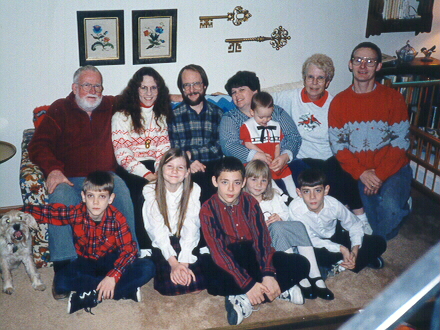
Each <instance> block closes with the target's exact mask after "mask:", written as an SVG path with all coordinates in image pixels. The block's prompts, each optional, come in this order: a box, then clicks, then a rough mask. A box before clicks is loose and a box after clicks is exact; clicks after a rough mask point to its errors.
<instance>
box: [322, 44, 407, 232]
mask: <svg viewBox="0 0 440 330" xmlns="http://www.w3.org/2000/svg"><path fill="white" fill-rule="evenodd" d="M348 66H349V69H350V71H351V72H352V73H353V84H352V85H351V86H350V87H349V88H347V89H346V90H344V91H343V92H341V93H339V94H338V95H336V96H335V98H334V99H333V101H332V103H331V105H330V112H329V137H330V143H331V147H332V150H333V153H334V154H335V155H336V158H337V159H338V161H339V162H340V163H341V166H342V167H343V168H344V170H345V171H347V172H348V173H350V174H351V175H352V176H353V178H354V179H356V180H358V186H359V193H360V195H361V198H362V202H363V205H364V209H365V212H366V213H367V217H368V220H369V222H370V225H371V228H372V229H373V234H376V235H380V236H382V237H384V238H386V239H391V238H393V237H394V236H396V235H397V233H398V230H399V227H400V224H401V221H402V219H403V218H404V217H405V216H406V215H408V214H409V212H410V210H409V205H408V199H409V196H410V191H411V178H412V173H411V168H410V166H409V159H408V157H407V156H406V150H407V149H408V147H409V140H408V134H409V121H408V110H407V106H406V104H405V101H404V99H403V96H402V95H401V94H400V93H399V92H397V91H396V90H394V89H391V88H388V87H385V86H383V85H381V84H379V83H378V82H376V80H375V78H376V73H377V72H378V71H379V70H380V69H381V68H382V53H381V51H380V49H379V47H378V46H377V45H375V44H373V43H371V42H363V43H360V44H359V45H357V46H356V47H355V48H354V50H353V52H352V54H351V57H350V60H349V62H348Z"/></svg>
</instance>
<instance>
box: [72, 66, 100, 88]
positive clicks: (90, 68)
mask: <svg viewBox="0 0 440 330" xmlns="http://www.w3.org/2000/svg"><path fill="white" fill-rule="evenodd" d="M85 71H93V72H98V73H99V74H100V76H101V80H102V74H101V72H100V71H99V70H98V69H97V68H96V67H94V66H93V65H85V66H82V67H80V68H79V69H78V70H76V71H75V73H74V74H73V83H74V84H78V83H79V77H80V76H81V74H82V73H83V72H85Z"/></svg>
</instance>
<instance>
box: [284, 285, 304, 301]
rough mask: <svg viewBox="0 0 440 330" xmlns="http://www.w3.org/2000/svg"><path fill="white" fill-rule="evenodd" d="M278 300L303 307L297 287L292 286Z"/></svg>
mask: <svg viewBox="0 0 440 330" xmlns="http://www.w3.org/2000/svg"><path fill="white" fill-rule="evenodd" d="M278 299H281V300H286V301H289V302H292V303H294V304H296V305H304V297H303V295H302V292H301V289H300V287H299V286H298V285H294V286H292V287H291V288H290V289H289V290H286V291H284V292H283V293H282V294H280V296H279V297H278Z"/></svg>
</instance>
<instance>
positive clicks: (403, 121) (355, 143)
mask: <svg viewBox="0 0 440 330" xmlns="http://www.w3.org/2000/svg"><path fill="white" fill-rule="evenodd" d="M328 123H329V138H330V144H331V148H332V151H333V153H334V154H335V155H336V158H337V159H338V161H339V162H340V163H341V166H342V168H343V169H344V170H345V171H347V172H348V173H350V174H351V175H352V176H353V178H355V179H356V180H358V179H359V177H360V175H361V174H362V173H363V172H364V171H365V170H368V169H375V170H376V175H377V176H378V178H379V179H381V180H382V181H385V180H386V179H388V178H389V177H390V176H392V175H394V174H395V173H397V172H398V171H399V170H400V169H401V168H402V167H403V166H405V165H406V164H408V162H409V160H408V157H407V156H406V150H407V149H408V147H409V139H408V135H409V122H408V108H407V106H406V104H405V101H404V99H403V96H402V95H401V94H400V93H399V92H397V91H396V90H394V89H391V88H389V87H385V86H383V85H381V84H376V89H375V90H373V91H371V92H369V93H363V94H357V93H355V92H354V91H353V89H352V86H350V87H349V88H347V89H346V90H344V91H343V92H341V93H339V94H338V95H336V96H335V98H334V99H333V101H332V103H331V104H330V111H329V116H328Z"/></svg>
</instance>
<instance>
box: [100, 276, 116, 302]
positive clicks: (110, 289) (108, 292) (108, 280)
mask: <svg viewBox="0 0 440 330" xmlns="http://www.w3.org/2000/svg"><path fill="white" fill-rule="evenodd" d="M115 286H116V281H115V278H114V277H110V276H106V277H104V279H103V280H102V281H101V282H100V283H99V284H98V286H97V287H96V291H98V300H99V301H102V299H113V296H114V294H115Z"/></svg>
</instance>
